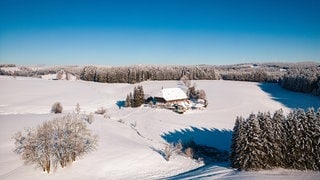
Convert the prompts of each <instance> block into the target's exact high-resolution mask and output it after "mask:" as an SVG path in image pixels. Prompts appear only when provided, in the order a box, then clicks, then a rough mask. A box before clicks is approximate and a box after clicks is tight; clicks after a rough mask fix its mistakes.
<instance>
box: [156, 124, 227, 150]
mask: <svg viewBox="0 0 320 180" xmlns="http://www.w3.org/2000/svg"><path fill="white" fill-rule="evenodd" d="M231 136H232V131H231V130H219V129H207V128H196V127H190V128H186V129H181V130H176V131H174V132H168V133H164V134H163V135H161V137H162V138H163V139H164V140H166V141H167V142H168V143H176V142H178V141H179V140H181V141H182V142H188V141H190V140H193V141H194V142H195V143H197V144H199V145H205V146H210V147H215V148H218V149H220V150H226V151H229V150H230V145H231Z"/></svg>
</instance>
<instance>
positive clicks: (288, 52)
mask: <svg viewBox="0 0 320 180" xmlns="http://www.w3.org/2000/svg"><path fill="white" fill-rule="evenodd" d="M271 61H272V62H274V61H289V62H296V61H318V62H319V61H320V1H319V0H304V1H303V0H290V1H289V0H268V1H262V0H261V1H260V0H220V1H219V0H132V1H131V0H117V1H116V0H114V1H102V0H101V1H96V0H69V1H68V0H64V1H61V0H28V1H26V0H1V1H0V63H16V64H47V65H58V64H104V65H131V64H233V63H242V62H271Z"/></svg>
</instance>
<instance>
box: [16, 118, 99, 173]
mask: <svg viewBox="0 0 320 180" xmlns="http://www.w3.org/2000/svg"><path fill="white" fill-rule="evenodd" d="M13 139H14V141H15V149H14V152H16V153H17V154H19V155H21V156H22V159H23V160H24V161H25V162H26V163H30V164H36V165H38V166H39V167H40V168H41V169H42V170H43V171H46V172H48V173H49V172H50V171H51V170H52V168H57V167H58V166H59V165H60V166H61V167H62V168H63V167H65V166H66V165H68V164H70V163H72V162H74V161H75V160H76V159H77V158H78V157H80V156H83V155H84V154H86V153H89V152H91V151H93V150H94V149H96V147H97V136H96V135H92V134H91V131H90V130H89V129H88V128H87V127H86V123H85V122H84V121H83V120H81V119H80V117H79V116H78V115H77V114H68V115H66V116H63V117H61V118H56V119H53V120H51V121H46V122H44V123H43V124H42V125H39V126H38V127H37V128H35V129H32V128H29V129H26V130H24V131H23V132H21V131H19V132H17V133H16V134H15V135H14V137H13Z"/></svg>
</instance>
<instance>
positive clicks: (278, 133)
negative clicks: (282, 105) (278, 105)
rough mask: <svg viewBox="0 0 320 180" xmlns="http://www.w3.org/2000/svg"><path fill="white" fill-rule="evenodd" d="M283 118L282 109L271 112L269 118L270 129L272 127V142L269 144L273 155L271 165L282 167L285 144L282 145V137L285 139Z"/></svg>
mask: <svg viewBox="0 0 320 180" xmlns="http://www.w3.org/2000/svg"><path fill="white" fill-rule="evenodd" d="M284 119H285V116H284V115H283V111H282V109H280V110H278V111H276V112H275V113H274V114H273V117H272V119H271V127H270V128H271V129H273V138H274V139H273V143H272V146H271V150H272V151H273V157H272V161H273V162H272V164H271V165H272V166H273V167H283V166H284V165H283V161H284V153H285V152H284V151H285V145H284V139H285V132H284V129H283V121H284Z"/></svg>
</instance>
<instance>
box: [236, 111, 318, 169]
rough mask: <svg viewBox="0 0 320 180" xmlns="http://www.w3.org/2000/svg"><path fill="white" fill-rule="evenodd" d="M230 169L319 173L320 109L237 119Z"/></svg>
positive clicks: (261, 114)
mask: <svg viewBox="0 0 320 180" xmlns="http://www.w3.org/2000/svg"><path fill="white" fill-rule="evenodd" d="M230 158H231V166H232V167H234V168H238V169H244V170H259V169H271V168H279V167H281V168H288V169H299V170H318V171H319V170H320V109H319V110H318V111H317V112H315V111H314V110H313V109H309V110H308V111H307V112H305V111H304V110H295V111H292V112H290V113H289V114H288V115H287V116H284V115H283V112H282V111H281V110H278V111H276V112H275V113H274V114H273V115H271V114H270V113H258V114H251V115H250V116H249V117H248V118H247V119H244V118H242V117H237V119H236V122H235V126H234V129H233V135H232V145H231V156H230Z"/></svg>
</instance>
